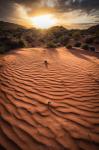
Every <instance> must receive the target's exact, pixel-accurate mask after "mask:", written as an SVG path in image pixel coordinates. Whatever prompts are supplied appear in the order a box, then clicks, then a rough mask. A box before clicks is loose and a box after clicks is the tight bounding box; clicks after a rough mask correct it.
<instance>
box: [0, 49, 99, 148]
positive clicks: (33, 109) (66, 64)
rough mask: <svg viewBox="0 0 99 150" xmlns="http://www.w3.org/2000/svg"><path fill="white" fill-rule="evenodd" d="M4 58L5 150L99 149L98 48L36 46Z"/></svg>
mask: <svg viewBox="0 0 99 150" xmlns="http://www.w3.org/2000/svg"><path fill="white" fill-rule="evenodd" d="M2 59H3V60H1V62H0V63H1V66H0V145H1V148H2V149H3V147H4V148H6V149H7V150H20V149H22V150H99V54H98V53H97V54H95V53H94V52H86V51H82V50H66V49H65V48H61V49H57V50H48V49H41V48H35V49H23V50H19V51H16V52H14V53H10V54H8V55H5V56H4V57H3V58H2ZM45 60H47V62H48V64H47V66H46V65H45V64H44V61H45Z"/></svg>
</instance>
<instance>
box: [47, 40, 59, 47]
mask: <svg viewBox="0 0 99 150" xmlns="http://www.w3.org/2000/svg"><path fill="white" fill-rule="evenodd" d="M56 47H57V45H56V44H55V43H54V42H52V41H50V42H48V43H47V48H56Z"/></svg>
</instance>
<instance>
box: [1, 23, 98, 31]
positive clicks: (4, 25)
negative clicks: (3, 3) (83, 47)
mask: <svg viewBox="0 0 99 150" xmlns="http://www.w3.org/2000/svg"><path fill="white" fill-rule="evenodd" d="M56 27H57V28H58V27H62V26H55V27H51V28H52V29H54V28H56ZM18 28H20V29H27V28H26V27H24V26H22V25H18V24H15V23H10V22H4V21H0V30H10V29H13V30H16V29H18ZM51 28H50V29H51ZM63 28H64V27H63ZM30 29H32V28H30ZM33 29H36V28H34V27H33ZM65 29H66V30H68V29H67V28H65ZM69 30H70V29H69ZM71 30H73V29H71ZM74 30H76V29H74ZM78 30H79V29H78ZM82 30H83V29H82ZM84 30H85V29H84ZM87 30H88V31H89V32H96V31H97V30H99V24H98V25H94V26H92V27H90V28H88V29H86V31H87Z"/></svg>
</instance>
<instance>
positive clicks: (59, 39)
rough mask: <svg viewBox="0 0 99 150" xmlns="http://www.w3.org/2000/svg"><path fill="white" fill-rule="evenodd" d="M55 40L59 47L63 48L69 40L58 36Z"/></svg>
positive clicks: (66, 37) (67, 37) (65, 36)
mask: <svg viewBox="0 0 99 150" xmlns="http://www.w3.org/2000/svg"><path fill="white" fill-rule="evenodd" d="M57 40H58V42H59V43H60V44H61V45H63V46H65V45H66V44H68V42H69V40H70V39H69V36H67V35H63V36H60V37H59V38H58V39H57Z"/></svg>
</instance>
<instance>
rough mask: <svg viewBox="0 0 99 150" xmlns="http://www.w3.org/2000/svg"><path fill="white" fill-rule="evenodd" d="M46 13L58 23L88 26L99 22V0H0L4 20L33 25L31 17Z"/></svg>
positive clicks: (79, 26)
mask: <svg viewBox="0 0 99 150" xmlns="http://www.w3.org/2000/svg"><path fill="white" fill-rule="evenodd" d="M46 14H51V15H52V16H53V17H54V18H55V19H56V20H57V23H56V25H63V26H65V27H67V28H88V27H90V26H92V25H94V24H99V0H0V20H2V21H7V22H12V23H16V24H21V25H23V26H26V27H32V26H34V24H33V22H32V21H31V20H32V19H31V18H33V17H35V16H40V15H46ZM44 21H46V20H44Z"/></svg>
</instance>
